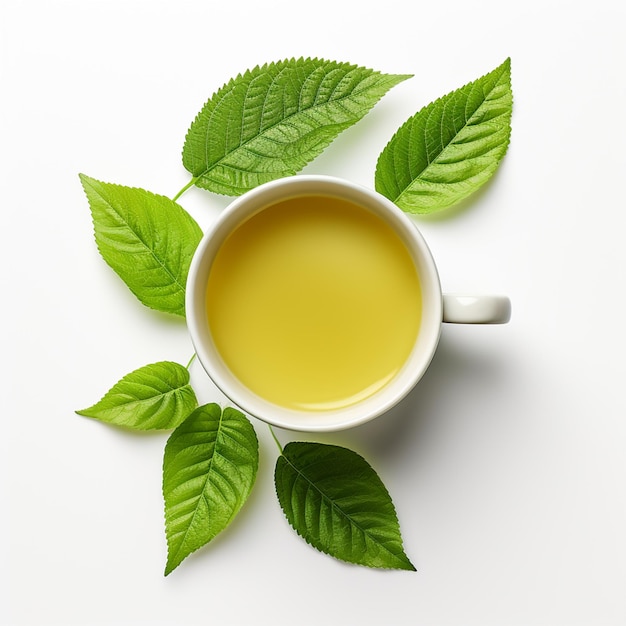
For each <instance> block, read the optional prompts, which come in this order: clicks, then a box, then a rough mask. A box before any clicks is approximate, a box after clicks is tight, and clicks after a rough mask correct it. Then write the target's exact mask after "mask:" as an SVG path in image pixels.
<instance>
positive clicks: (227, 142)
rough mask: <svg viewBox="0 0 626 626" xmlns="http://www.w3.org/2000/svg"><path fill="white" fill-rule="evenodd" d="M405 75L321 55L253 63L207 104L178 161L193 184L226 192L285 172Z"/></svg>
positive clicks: (314, 152) (302, 162)
mask: <svg viewBox="0 0 626 626" xmlns="http://www.w3.org/2000/svg"><path fill="white" fill-rule="evenodd" d="M407 78H410V76H408V75H394V74H381V73H380V72H375V71H373V70H370V69H366V68H364V67H358V66H356V65H349V64H347V63H337V62H335V61H325V60H323V59H302V58H300V59H297V60H296V59H290V60H284V61H280V62H277V63H270V64H266V65H263V66H262V67H259V66H257V67H255V68H254V69H252V70H248V71H247V72H245V74H243V75H239V76H237V77H236V78H234V79H232V80H231V81H230V82H229V83H227V84H226V85H224V86H223V87H222V88H221V89H220V90H219V91H218V92H217V93H215V94H214V95H213V96H212V97H211V98H210V99H209V100H208V102H207V103H206V104H205V105H204V107H203V108H202V110H201V111H200V113H199V114H198V115H197V117H196V119H195V120H194V122H193V123H192V125H191V127H190V129H189V131H188V133H187V137H186V139H185V145H184V148H183V164H184V166H185V168H186V169H187V170H188V171H189V172H191V174H192V175H193V177H194V182H195V184H196V185H197V186H198V187H202V188H204V189H208V190H210V191H213V192H216V193H221V194H226V195H239V194H241V193H243V192H245V191H247V190H248V189H251V188H253V187H256V186H257V185H260V184H261V183H264V182H267V181H270V180H274V179H276V178H280V177H283V176H290V175H292V174H295V173H296V172H297V171H299V170H300V169H302V168H303V167H304V166H305V165H306V164H307V163H308V162H309V161H311V160H312V159H314V158H315V157H316V156H318V155H319V154H320V153H321V152H322V151H323V150H324V148H326V147H327V146H328V145H329V144H330V143H331V142H332V140H333V139H335V137H336V136H337V135H338V134H339V133H340V132H341V131H343V130H345V129H346V128H348V127H349V126H351V125H352V124H354V123H355V122H357V121H358V120H360V119H361V118H362V117H363V116H364V115H365V114H366V113H367V112H368V111H369V110H370V109H371V108H372V107H373V106H374V105H375V104H376V103H377V102H378V100H380V98H382V97H383V96H384V95H385V93H387V91H388V90H389V89H391V88H392V87H393V86H394V85H397V84H398V83H400V82H402V81H403V80H406V79H407Z"/></svg>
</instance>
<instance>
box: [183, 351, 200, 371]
mask: <svg viewBox="0 0 626 626" xmlns="http://www.w3.org/2000/svg"><path fill="white" fill-rule="evenodd" d="M196 356H198V355H197V354H196V353H195V352H194V353H193V355H192V357H191V358H190V359H189V362H188V363H187V365H185V368H186V369H189V367H190V366H191V364H192V363H193V361H194V359H195V358H196Z"/></svg>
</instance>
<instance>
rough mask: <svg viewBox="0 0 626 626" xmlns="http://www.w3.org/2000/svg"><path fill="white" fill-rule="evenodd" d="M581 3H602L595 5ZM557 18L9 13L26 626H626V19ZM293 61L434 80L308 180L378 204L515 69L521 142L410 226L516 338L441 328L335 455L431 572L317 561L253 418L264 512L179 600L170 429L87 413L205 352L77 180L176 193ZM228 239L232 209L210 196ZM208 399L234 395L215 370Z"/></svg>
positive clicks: (195, 560) (341, 146)
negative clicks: (368, 192) (165, 467)
mask: <svg viewBox="0 0 626 626" xmlns="http://www.w3.org/2000/svg"><path fill="white" fill-rule="evenodd" d="M577 7H580V8H577ZM623 7H624V5H623V4H622V3H618V2H609V1H606V0H597V1H596V2H593V3H590V4H580V5H579V3H572V2H558V1H557V0H542V1H541V2H536V1H527V2H517V3H507V2H502V1H501V0H493V1H490V2H481V1H475V2H467V1H465V0H448V1H446V2H435V1H434V0H431V1H429V2H424V1H414V2H395V1H393V0H386V1H385V2H380V3H377V4H374V3H371V4H370V3H367V2H362V1H359V2H356V1H343V2H341V1H338V0H332V1H331V0H315V1H314V2H310V3H304V4H303V3H297V2H293V0H290V1H278V0H274V1H271V0H266V1H264V2H252V1H238V2H221V3H216V2H215V3H212V2H201V1H196V2H194V1H186V2H185V1H180V0H179V1H177V2H163V1H157V0H152V1H145V2H140V1H137V0H126V1H118V0H107V1H106V2H105V1H103V2H88V1H85V0H74V1H70V0H67V1H60V0H55V1H44V0H41V1H34V0H33V1H30V2H29V1H24V2H18V1H16V0H4V1H3V3H2V5H1V8H0V45H1V57H0V89H1V92H2V95H1V96H0V106H1V116H0V128H1V137H0V151H1V159H2V160H1V163H0V165H1V181H2V182H1V189H0V211H1V224H2V226H1V231H0V254H1V255H2V257H1V261H2V272H1V274H0V281H1V284H0V287H1V289H0V293H1V297H2V325H1V333H2V334H1V338H2V344H1V350H2V353H1V354H2V362H3V366H4V367H3V370H2V371H3V374H2V393H1V396H0V402H1V412H0V416H1V419H2V432H1V433H0V446H1V450H0V453H1V456H0V462H1V468H0V470H1V471H0V480H1V488H2V492H1V493H2V496H1V500H0V510H1V521H0V523H1V526H2V527H1V529H0V532H1V535H0V536H1V538H2V541H1V546H2V547H1V553H0V563H1V567H0V583H1V584H0V623H2V624H3V625H16V626H17V625H27V624H28V625H42V626H48V625H57V624H58V625H63V626H73V625H80V626H90V625H105V624H106V625H118V624H119V625H139V624H145V625H150V626H153V625H170V624H171V625H176V626H187V625H189V626H192V625H193V626H195V625H200V624H220V626H225V625H236V626H239V625H247V624H256V623H260V624H266V623H267V624H269V623H272V624H280V625H282V624H299V625H301V626H307V625H312V624H319V623H325V624H355V625H356V624H358V625H367V624H389V625H404V624H412V625H429V626H437V625H454V626H457V625H458V626H467V625H474V624H475V625H480V626H487V625H497V626H503V625H504V626H508V625H524V626H526V625H539V624H545V625H574V624H576V625H580V624H585V625H586V624H589V625H592V624H593V625H594V626H603V625H618V624H624V623H626V602H625V601H624V595H623V594H624V590H625V589H626V538H625V532H624V531H625V528H626V489H625V478H626V453H625V451H626V400H625V394H624V387H625V384H624V374H625V369H626V368H625V367H624V356H623V355H624V350H625V348H626V345H625V343H626V342H625V339H626V334H625V331H624V319H623V318H624V314H625V312H624V296H623V292H624V287H625V285H624V276H625V267H626V246H624V236H623V233H624V225H625V219H624V211H625V206H624V178H625V175H624V166H625V165H626V162H625V159H624V156H623V155H624V145H625V141H626V135H625V130H624V129H625V127H626V125H625V124H624V119H625V118H624V116H625V111H626V108H625V101H626V91H625V87H624V81H625V80H626V79H625V76H626V72H625V67H626V64H625V61H626V44H625V43H624V40H623V36H624V32H625V26H626V9H625V8H623ZM292 56H319V57H324V58H328V59H333V60H340V61H350V62H353V63H356V64H359V65H365V66H368V67H373V68H375V69H378V70H381V71H384V72H391V73H412V74H414V75H415V77H414V78H413V79H411V80H410V81H407V82H405V83H402V84H401V85H399V86H397V87H396V88H394V89H393V90H392V91H391V92H389V94H388V95H387V96H385V98H384V99H383V100H382V101H381V102H380V103H379V104H378V105H377V106H376V107H375V109H374V110H373V111H372V112H371V113H370V114H369V115H368V116H367V117H366V118H365V119H364V120H363V121H362V122H360V123H359V124H357V125H356V126H354V127H352V128H351V129H350V130H348V131H346V132H345V133H344V134H343V135H341V136H340V138H339V139H337V141H336V142H334V143H333V144H332V146H331V147H330V148H329V149H328V150H327V151H326V152H325V153H324V154H323V155H322V156H321V157H319V158H318V159H317V160H316V161H314V162H313V163H312V164H311V165H310V166H308V167H307V168H306V170H305V171H306V172H308V173H324V174H331V175H336V176H341V177H345V178H348V179H350V180H353V181H355V182H358V183H361V184H364V185H368V186H373V176H374V167H375V162H376V158H377V156H378V154H379V152H380V151H381V150H382V148H383V147H384V145H385V144H386V142H387V141H388V139H389V138H390V137H391V135H392V134H393V132H394V131H395V130H396V128H397V127H398V126H399V125H400V124H401V123H402V122H404V120H405V119H406V118H407V117H409V116H410V115H412V114H413V113H415V112H416V111H417V110H418V109H419V108H421V107H422V106H424V105H425V104H427V103H428V102H430V101H431V100H433V99H435V98H437V97H439V96H441V95H443V94H445V93H447V92H448V91H451V90H452V89H455V88H457V87H460V86H461V85H463V84H465V83H466V82H469V81H470V80H473V79H475V78H478V77H479V76H481V75H482V74H484V73H486V72H488V71H490V70H491V69H493V68H495V67H496V66H497V65H499V64H500V63H501V62H502V61H503V60H504V59H505V58H506V57H507V56H510V57H511V59H512V76H513V89H514V96H515V105H514V114H513V120H512V127H513V133H512V141H511V146H510V148H509V151H508V154H507V156H506V157H505V159H504V161H503V163H502V165H501V167H500V169H499V171H498V172H497V174H496V175H495V177H494V178H493V179H492V181H491V182H490V183H489V184H488V185H486V186H485V187H484V188H483V189H482V190H481V191H480V192H478V193H477V194H476V195H475V196H473V197H472V198H471V199H470V200H469V201H466V202H464V203H463V205H462V206H461V207H459V208H458V209H454V210H451V211H449V212H447V213H446V214H443V215H441V216H440V217H435V218H429V219H419V220H418V219H416V222H418V224H419V226H420V228H421V230H422V232H423V234H424V235H425V237H426V239H427V241H428V242H429V243H430V245H431V248H432V251H433V254H434V256H435V258H436V260H437V262H438V264H439V268H440V273H441V280H442V284H443V287H444V290H446V291H469V292H480V291H487V292H497V293H504V294H507V295H509V296H510V297H511V300H512V302H513V318H512V320H511V323H510V324H508V325H506V326H498V327H461V326H455V327H452V326H449V327H446V328H445V329H444V332H443V336H442V341H441V344H440V349H439V351H438V353H437V355H436V357H435V360H434V362H433V364H432V367H431V369H430V370H429V371H428V373H427V375H426V377H425V378H424V379H423V380H422V382H421V383H420V384H419V385H418V387H417V388H416V389H415V391H414V392H413V393H412V394H411V395H410V396H409V397H408V398H407V399H406V400H405V401H404V402H403V403H402V404H401V405H400V406H399V407H397V408H396V409H394V410H393V411H392V412H391V413H390V414H388V415H387V416H385V417H383V418H379V419H378V420H376V421H375V422H373V423H371V424H369V425H366V426H363V427H360V428H358V429H354V430H352V431H349V432H343V433H340V434H335V435H328V436H316V437H314V436H307V435H298V434H296V433H289V432H286V431H279V433H278V435H279V437H280V439H281V441H282V442H283V443H287V442H288V441H290V440H295V439H302V438H305V439H309V440H317V441H328V442H332V443H337V444H340V445H345V446H348V447H350V448H352V449H354V450H356V451H358V452H360V453H361V454H363V455H364V456H365V457H366V458H367V459H368V460H369V462H370V463H371V464H372V465H373V466H374V468H375V469H376V470H377V471H378V473H379V475H380V476H381V478H382V479H383V481H384V482H385V484H386V485H387V487H388V488H389V490H390V492H391V495H392V497H393V499H394V502H395V504H396V507H397V511H398V516H399V519H400V524H401V527H402V531H403V536H404V540H405V548H406V551H407V553H408V555H409V557H410V558H411V560H412V561H413V562H414V564H415V565H416V567H417V570H418V571H417V572H416V573H411V572H390V571H375V570H369V569H365V568H359V567H355V566H349V565H346V564H344V563H340V562H338V561H335V560H333V559H331V558H330V557H327V556H325V555H322V554H320V553H318V552H316V551H315V550H313V549H312V548H310V547H309V546H308V545H306V544H305V543H304V542H302V541H301V540H300V539H299V538H298V537H297V536H296V535H295V534H294V533H293V531H292V530H291V529H290V527H289V526H288V524H287V523H286V521H285V519H284V517H283V515H282V512H281V511H280V508H279V506H278V504H277V501H276V498H275V496H274V490H273V480H272V474H273V465H274V462H275V459H276V455H277V449H276V446H275V445H274V444H273V442H272V441H271V439H270V434H269V431H268V429H267V428H266V427H265V426H264V425H262V424H260V423H258V422H255V426H256V429H257V432H258V435H259V438H260V440H261V464H260V470H259V475H258V480H257V484H256V487H255V490H254V492H253V495H252V497H251V499H250V500H249V502H248V503H247V505H246V507H245V508H244V510H243V511H242V513H241V515H240V516H239V517H238V518H237V519H236V521H235V522H234V523H233V524H232V526H230V527H229V528H228V529H227V531H226V532H224V533H223V534H222V535H221V536H220V537H219V538H218V539H216V540H215V541H214V542H213V543H212V544H210V545H209V546H207V547H206V548H205V549H203V550H201V551H199V552H198V553H196V554H195V555H194V556H192V557H191V558H189V559H188V560H187V561H185V562H184V563H183V565H182V566H181V567H180V568H179V569H177V570H176V571H175V572H174V573H173V574H171V575H170V576H168V577H167V578H164V576H163V568H164V566H165V559H166V543H165V538H164V532H163V504H162V496H161V485H160V481H161V477H160V472H161V461H162V452H163V447H164V444H165V440H166V436H167V435H164V434H151V435H137V434H130V433H128V432H123V431H121V430H117V429H114V428H111V427H107V426H105V425H103V424H100V423H98V422H96V421H94V420H89V419H87V418H82V417H79V416H77V415H75V414H74V410H76V409H80V408H84V407H86V406H89V405H91V404H92V403H93V402H95V401H96V400H97V399H99V398H100V397H101V395H102V394H103V393H104V392H105V391H106V390H107V389H108V388H109V387H110V386H111V385H112V384H113V383H114V382H115V381H117V380H118V379H119V378H120V377H121V376H122V375H124V374H126V373H128V372H130V371H131V370H133V369H135V368H136V367H139V366H141V365H144V364H147V363H151V362H154V361H158V360H163V359H171V360H175V361H179V362H181V363H183V364H184V363H186V362H187V360H188V359H189V357H190V356H191V354H192V348H191V344H190V341H189V339H188V337H187V332H186V328H185V326H184V323H182V322H179V321H176V320H173V319H170V318H169V317H167V316H165V315H161V314H158V313H154V312H152V311H150V310H148V309H146V308H145V307H143V306H142V305H141V304H139V303H138V301H137V300H136V299H135V298H134V297H133V296H132V295H131V294H130V293H129V292H128V290H127V288H126V287H125V285H124V284H123V283H122V282H121V281H120V280H119V278H118V277H117V276H116V275H115V274H114V273H113V272H112V271H111V270H110V269H109V268H108V267H107V266H106V264H105V263H104V262H103V261H102V259H101V258H100V257H99V255H98V253H97V250H96V247H95V244H94V241H93V235H92V225H91V218H90V214H89V210H88V205H87V202H86V199H85V197H84V194H83V191H82V189H81V186H80V184H79V180H78V173H79V172H84V173H86V174H87V175H89V176H93V177H95V178H99V179H101V180H105V181H109V182H116V183H120V184H125V185H131V186H140V187H144V188H146V189H149V190H151V191H153V192H156V193H161V194H165V195H168V196H170V197H171V196H173V195H174V194H175V193H176V191H178V190H179V189H180V188H181V187H183V186H184V185H185V184H186V183H187V182H188V180H189V175H188V173H187V172H186V171H185V170H184V168H183V167H182V163H181V159H180V152H181V149H182V144H183V140H184V136H185V132H186V130H187V128H188V126H189V124H190V123H191V121H192V119H193V117H194V116H195V114H196V113H197V112H198V111H199V109H200V108H201V106H202V104H203V103H204V101H205V100H206V99H207V98H208V97H209V96H210V95H211V94H212V93H213V92H214V91H215V90H216V89H218V88H219V87H220V86H221V85H222V84H223V83H224V82H226V81H227V80H228V79H230V78H231V77H232V76H235V75H236V74H237V73H238V72H240V71H243V70H245V69H247V68H250V67H253V66H254V65H256V64H257V63H263V62H266V61H274V60H280V59H283V58H286V57H292ZM180 202H181V204H182V205H183V206H184V207H185V208H186V209H187V210H189V211H190V212H191V213H192V214H193V215H194V217H195V218H196V219H197V220H198V221H199V223H200V224H201V226H202V227H203V228H206V227H207V226H208V225H209V224H210V223H211V221H212V220H213V219H214V217H215V216H216V215H217V214H218V213H219V211H220V210H221V209H223V208H224V207H225V206H226V205H227V204H228V202H229V200H228V199H227V198H224V197H220V196H215V195H212V194H210V193H208V192H204V191H202V190H198V189H193V190H190V191H189V192H188V193H186V194H185V195H184V196H182V198H181V200H180ZM192 373H193V379H194V383H195V384H196V386H197V388H198V394H199V396H200V399H201V400H202V401H211V400H218V401H221V398H220V397H219V394H217V393H216V391H215V390H214V389H213V388H212V386H211V385H210V384H209V382H208V381H207V379H206V377H205V376H204V375H203V374H202V372H201V371H200V368H199V367H198V366H197V364H194V366H193V367H192Z"/></svg>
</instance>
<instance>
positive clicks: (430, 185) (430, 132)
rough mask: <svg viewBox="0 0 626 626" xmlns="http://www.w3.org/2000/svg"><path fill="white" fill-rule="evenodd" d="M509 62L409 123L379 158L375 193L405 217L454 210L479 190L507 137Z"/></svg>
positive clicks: (510, 98)
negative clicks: (381, 195) (450, 207)
mask: <svg viewBox="0 0 626 626" xmlns="http://www.w3.org/2000/svg"><path fill="white" fill-rule="evenodd" d="M512 106H513V94H512V91H511V60H510V59H507V60H506V61H505V62H504V63H503V64H502V65H500V66H499V67H497V68H496V69H495V70H493V71H492V72H490V73H489V74H487V75H485V76H483V77H482V78H479V79H478V80H476V81H474V82H472V83H469V84H467V85H465V86H464V87H461V88H460V89H457V90H456V91H453V92H452V93H449V94H448V95H446V96H444V97H443V98H440V99H439V100H436V101H435V102H432V103H431V104H429V105H428V106H426V107H424V108H423V109H422V110H421V111H419V112H418V113H416V114H415V115H414V116H413V117H411V118H409V119H408V120H407V121H406V122H405V123H404V124H403V125H402V126H401V127H400V128H399V129H398V131H397V132H396V134H395V135H394V136H393V138H392V139H391V141H390V142H389V143H388V144H387V146H386V147H385V149H384V150H383V152H382V153H381V155H380V157H379V159H378V163H377V165H376V184H375V186H376V190H377V191H378V192H380V193H381V194H383V195H384V196H386V197H387V198H389V199H390V200H392V201H393V202H395V203H396V204H397V205H398V206H399V207H400V208H401V209H403V210H404V211H408V212H410V213H432V212H434V211H439V210H442V209H445V208H448V207H449V206H451V205H453V204H455V203H456V202H458V201H460V200H462V199H463V198H465V197H467V196H468V195H469V194H471V193H473V192H474V191H476V190H477V189H478V188H479V187H480V186H481V185H482V184H484V183H485V182H486V181H487V180H488V179H489V178H490V177H491V176H492V174H493V173H494V172H495V170H496V169H497V167H498V165H499V164H500V161H501V160H502V158H503V157H504V154H505V153H506V151H507V148H508V145H509V139H510V135H511V110H512Z"/></svg>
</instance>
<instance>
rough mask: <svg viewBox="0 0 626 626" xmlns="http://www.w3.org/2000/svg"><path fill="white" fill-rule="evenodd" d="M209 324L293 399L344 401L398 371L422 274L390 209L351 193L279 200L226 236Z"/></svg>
mask: <svg viewBox="0 0 626 626" xmlns="http://www.w3.org/2000/svg"><path fill="white" fill-rule="evenodd" d="M207 311H208V322H209V327H210V329H211V333H212V335H213V338H214V341H215V344H216V346H217V349H218V350H219V352H220V354H221V355H222V358H223V360H224V361H225V363H226V364H227V366H228V367H229V368H230V370H231V371H232V372H233V373H234V374H235V376H237V378H239V380H240V381H242V382H243V383H244V384H245V385H246V386H248V387H249V388H250V389H251V390H252V391H254V392H255V393H257V394H258V395H259V396H261V397H263V398H265V399H266V400H269V401H271V402H274V403H276V404H279V405H281V406H284V407H288V408H295V409H301V410H302V409H304V410H311V411H314V410H326V409H332V408H340V407H344V406H347V405H350V404H353V403H355V402H358V401H359V400H361V399H364V398H366V397H368V396H369V395H371V394H373V393H375V392H376V391H377V390H379V389H380V388H381V387H383V386H384V385H385V384H386V383H387V382H389V381H390V380H391V379H392V378H393V377H394V375H395V374H396V373H397V372H398V371H399V370H400V368H401V367H402V365H403V364H404V362H405V361H406V359H407V357H408V356H409V353H410V351H411V348H412V346H413V344H414V342H415V339H416V336H417V333H418V329H419V324H420V317H421V293H420V285H419V280H418V276H417V273H416V271H415V268H414V265H413V263H412V261H411V258H410V256H409V253H408V251H407V249H406V247H405V245H404V243H403V242H402V241H401V240H400V239H399V237H398V236H397V235H396V233H395V232H394V231H393V230H392V229H391V227H389V226H388V225H387V224H386V223H385V222H384V221H383V220H382V219H380V218H379V217H378V216H376V215H374V214H373V213H371V212H369V211H367V210H365V209H363V208H361V207H358V206H357V205H354V204H352V203H350V202H347V201H344V200H340V199H336V198H327V197H317V196H312V197H302V198H295V199H290V200H286V201H283V202H280V203H277V204H274V205H272V206H270V207H268V208H267V209H265V210H263V211H262V212H260V213H258V214H256V215H254V216H253V217H251V218H250V219H249V220H248V221H246V222H245V223H244V224H242V225H241V226H239V227H238V229H237V230H236V231H234V232H233V233H232V234H231V235H230V236H229V238H228V239H227V240H226V241H225V242H224V244H223V246H222V247H221V249H220V251H219V252H218V254H217V257H216V259H215V262H214V265H213V267H212V269H211V273H210V276H209V281H208V285H207Z"/></svg>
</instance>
